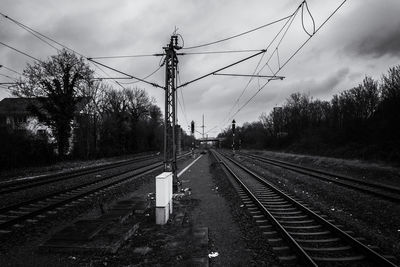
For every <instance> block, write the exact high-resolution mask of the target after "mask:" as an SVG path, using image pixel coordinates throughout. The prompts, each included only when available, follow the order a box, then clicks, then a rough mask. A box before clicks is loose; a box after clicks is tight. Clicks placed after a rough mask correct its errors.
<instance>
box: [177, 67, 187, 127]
mask: <svg viewBox="0 0 400 267" xmlns="http://www.w3.org/2000/svg"><path fill="white" fill-rule="evenodd" d="M176 74H177V75H176V78H177V80H176V81H177V83H176V84H177V85H178V83H179V84H180V83H181V78H180V74H179V68H178V69H177V73H176ZM176 90H179V88H178V89H176ZM179 91H180V92H181V98H182V105H183V110H182V106H181V110H182V113H183V117H184V119H185V122H186V125H189V123H188V119H187V116H186V105H185V98H184V96H183V90H182V88H181V89H180V90H179ZM177 100H178V103H179V104H180V102H179V98H178V97H177Z"/></svg>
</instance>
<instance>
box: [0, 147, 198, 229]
mask: <svg viewBox="0 0 400 267" xmlns="http://www.w3.org/2000/svg"><path fill="white" fill-rule="evenodd" d="M190 154H191V153H190V152H189V153H186V154H183V155H181V156H180V157H178V158H179V159H180V158H182V157H185V156H187V155H190ZM161 167H163V163H162V162H156V163H152V164H150V165H146V166H141V167H137V168H135V169H132V170H129V171H126V172H124V173H123V174H121V173H120V174H118V175H117V176H115V175H114V176H112V177H111V176H109V177H106V178H104V179H102V180H100V181H95V182H92V183H87V184H85V185H81V186H77V187H74V188H69V189H65V190H62V191H59V192H56V193H52V194H50V195H46V196H42V197H39V198H36V199H33V200H29V201H25V202H22V203H18V204H15V205H11V206H8V207H4V208H2V209H0V215H1V218H0V230H2V231H3V232H7V229H10V227H12V226H14V225H17V224H19V223H21V222H25V221H27V220H29V219H32V218H35V217H37V216H38V215H41V214H43V213H45V212H49V211H52V210H55V209H57V208H59V207H62V206H65V205H66V204H68V203H71V202H74V201H77V200H79V199H83V198H85V197H87V196H89V195H92V194H95V193H98V192H100V191H102V190H105V189H107V188H110V187H113V186H117V185H118V184H121V183H125V182H129V181H130V180H132V179H136V178H138V177H139V176H142V175H144V174H147V173H150V172H153V171H155V170H157V169H160V168H161ZM135 171H136V172H135ZM132 172H135V173H133V174H130V173H132ZM107 180H108V181H107ZM80 191H83V192H80ZM7 213H8V214H7ZM10 213H11V214H10ZM13 214H14V215H13Z"/></svg>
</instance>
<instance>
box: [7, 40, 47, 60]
mask: <svg viewBox="0 0 400 267" xmlns="http://www.w3.org/2000/svg"><path fill="white" fill-rule="evenodd" d="M0 44H1V45H4V46H6V47H8V48H10V49H12V50H14V51H16V52H18V53H20V54H22V55H24V56H26V57H29V58H31V59H33V60H36V61H39V62H42V61H41V60H40V59H37V58H36V57H34V56H31V55H29V54H28V53H25V52H23V51H21V50H19V49H17V48H15V47H13V46H10V45H8V44H5V43H3V42H1V41H0Z"/></svg>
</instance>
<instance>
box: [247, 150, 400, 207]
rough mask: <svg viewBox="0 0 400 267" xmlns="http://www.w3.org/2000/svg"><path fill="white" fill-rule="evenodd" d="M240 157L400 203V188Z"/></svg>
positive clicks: (283, 162) (259, 157)
mask: <svg viewBox="0 0 400 267" xmlns="http://www.w3.org/2000/svg"><path fill="white" fill-rule="evenodd" d="M239 155H240V156H242V157H245V158H249V159H252V160H254V161H255V162H257V161H258V162H262V163H266V164H270V165H274V166H277V167H280V168H284V169H286V170H290V171H293V172H297V173H301V174H305V175H308V176H311V177H313V178H317V179H320V180H323V181H327V182H331V183H335V184H338V185H341V186H345V187H347V188H350V189H353V190H357V191H360V192H362V193H365V194H370V195H373V196H376V197H379V198H381V199H385V200H389V201H392V202H395V203H400V188H399V187H395V186H389V185H383V184H377V183H371V182H367V181H363V180H361V179H356V178H353V177H348V176H344V175H340V174H336V173H331V172H326V171H322V170H318V169H314V168H309V167H304V166H300V165H297V164H293V163H289V162H285V161H281V160H276V159H272V158H267V157H261V156H257V155H253V154H248V153H242V152H240V153H239Z"/></svg>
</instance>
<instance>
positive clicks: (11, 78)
mask: <svg viewBox="0 0 400 267" xmlns="http://www.w3.org/2000/svg"><path fill="white" fill-rule="evenodd" d="M0 76H3V77H6V78H8V79H10V80H14V81H15V80H16V78H13V77H11V76H8V75H5V74H3V73H0Z"/></svg>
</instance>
